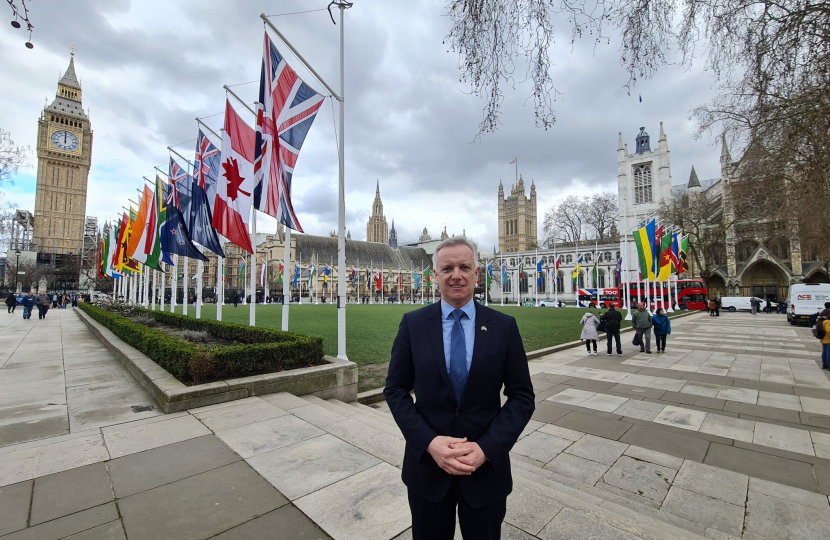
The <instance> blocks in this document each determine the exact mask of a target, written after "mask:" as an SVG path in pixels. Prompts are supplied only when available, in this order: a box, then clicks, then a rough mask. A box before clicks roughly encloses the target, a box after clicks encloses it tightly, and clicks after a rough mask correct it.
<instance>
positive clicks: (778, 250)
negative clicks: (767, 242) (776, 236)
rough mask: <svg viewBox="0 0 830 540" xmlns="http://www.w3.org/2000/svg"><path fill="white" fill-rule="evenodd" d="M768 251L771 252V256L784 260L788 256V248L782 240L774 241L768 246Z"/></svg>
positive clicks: (787, 258)
mask: <svg viewBox="0 0 830 540" xmlns="http://www.w3.org/2000/svg"><path fill="white" fill-rule="evenodd" d="M770 252H772V254H773V256H774V257H776V258H778V259H780V260H782V261H786V260H789V258H790V249H789V246H788V245H787V243H786V242H785V241H783V240H779V241H776V242H775V243H773V244H772V246H771V247H770Z"/></svg>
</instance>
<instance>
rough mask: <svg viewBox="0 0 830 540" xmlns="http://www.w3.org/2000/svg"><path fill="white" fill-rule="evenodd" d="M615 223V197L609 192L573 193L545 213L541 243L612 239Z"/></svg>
mask: <svg viewBox="0 0 830 540" xmlns="http://www.w3.org/2000/svg"><path fill="white" fill-rule="evenodd" d="M616 223H617V197H616V195H614V194H613V193H611V192H605V193H600V194H598V195H594V196H592V197H577V196H575V195H572V196H570V197H567V198H565V199H564V200H562V202H560V203H559V204H558V205H556V206H554V207H552V208H551V209H550V210H548V211H547V212H546V213H545V220H544V225H543V227H544V229H543V230H544V235H545V236H544V237H545V240H544V245H545V246H546V247H548V248H550V247H553V244H554V243H555V244H557V245H570V246H574V245H577V244H578V243H579V242H582V241H585V240H590V241H597V242H601V243H602V242H608V241H611V230H612V228H613V227H614V225H616Z"/></svg>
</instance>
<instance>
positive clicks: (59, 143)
mask: <svg viewBox="0 0 830 540" xmlns="http://www.w3.org/2000/svg"><path fill="white" fill-rule="evenodd" d="M91 158H92V128H91V127H90V124H89V117H88V116H87V115H86V114H84V110H83V106H82V104H81V84H80V83H79V82H78V77H77V75H75V51H74V48H73V51H72V56H71V58H70V60H69V67H68V68H67V69H66V73H65V74H64V76H63V77H62V78H61V80H60V81H58V91H57V94H56V95H55V100H54V101H53V102H52V104H51V105H49V106H47V107H46V108H44V109H43V112H42V113H41V115H40V119H38V122H37V190H36V193H35V222H34V238H33V240H34V243H35V245H36V246H37V248H36V249H37V251H38V252H40V253H42V254H47V253H55V254H76V255H80V254H81V250H82V248H83V243H84V215H85V213H86V189H87V180H88V177H89V165H90V161H91Z"/></svg>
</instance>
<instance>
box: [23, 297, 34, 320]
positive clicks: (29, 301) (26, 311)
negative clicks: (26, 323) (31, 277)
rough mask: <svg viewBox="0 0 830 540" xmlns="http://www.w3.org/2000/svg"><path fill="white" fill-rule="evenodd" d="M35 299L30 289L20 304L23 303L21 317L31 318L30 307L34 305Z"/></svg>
mask: <svg viewBox="0 0 830 540" xmlns="http://www.w3.org/2000/svg"><path fill="white" fill-rule="evenodd" d="M36 301H37V300H36V299H35V297H34V295H33V294H32V291H29V294H27V295H26V296H24V297H23V301H22V302H21V304H22V305H23V318H24V319H31V318H32V308H33V307H35V302H36Z"/></svg>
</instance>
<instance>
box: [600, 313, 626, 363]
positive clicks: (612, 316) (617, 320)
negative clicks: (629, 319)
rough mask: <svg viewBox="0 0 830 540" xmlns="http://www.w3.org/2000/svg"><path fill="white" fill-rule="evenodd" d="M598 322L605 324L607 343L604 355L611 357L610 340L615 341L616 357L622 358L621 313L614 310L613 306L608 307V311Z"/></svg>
mask: <svg viewBox="0 0 830 540" xmlns="http://www.w3.org/2000/svg"><path fill="white" fill-rule="evenodd" d="M599 320H600V321H601V322H604V323H605V338H606V340H607V341H608V351H607V352H606V354H607V355H608V356H611V339H615V340H616V341H617V355H618V356H622V345H621V344H620V326H621V325H622V313H620V312H619V311H617V310H616V309H614V306H608V311H606V312H605V313H603V314H602V316H601V317H600V318H599Z"/></svg>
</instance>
